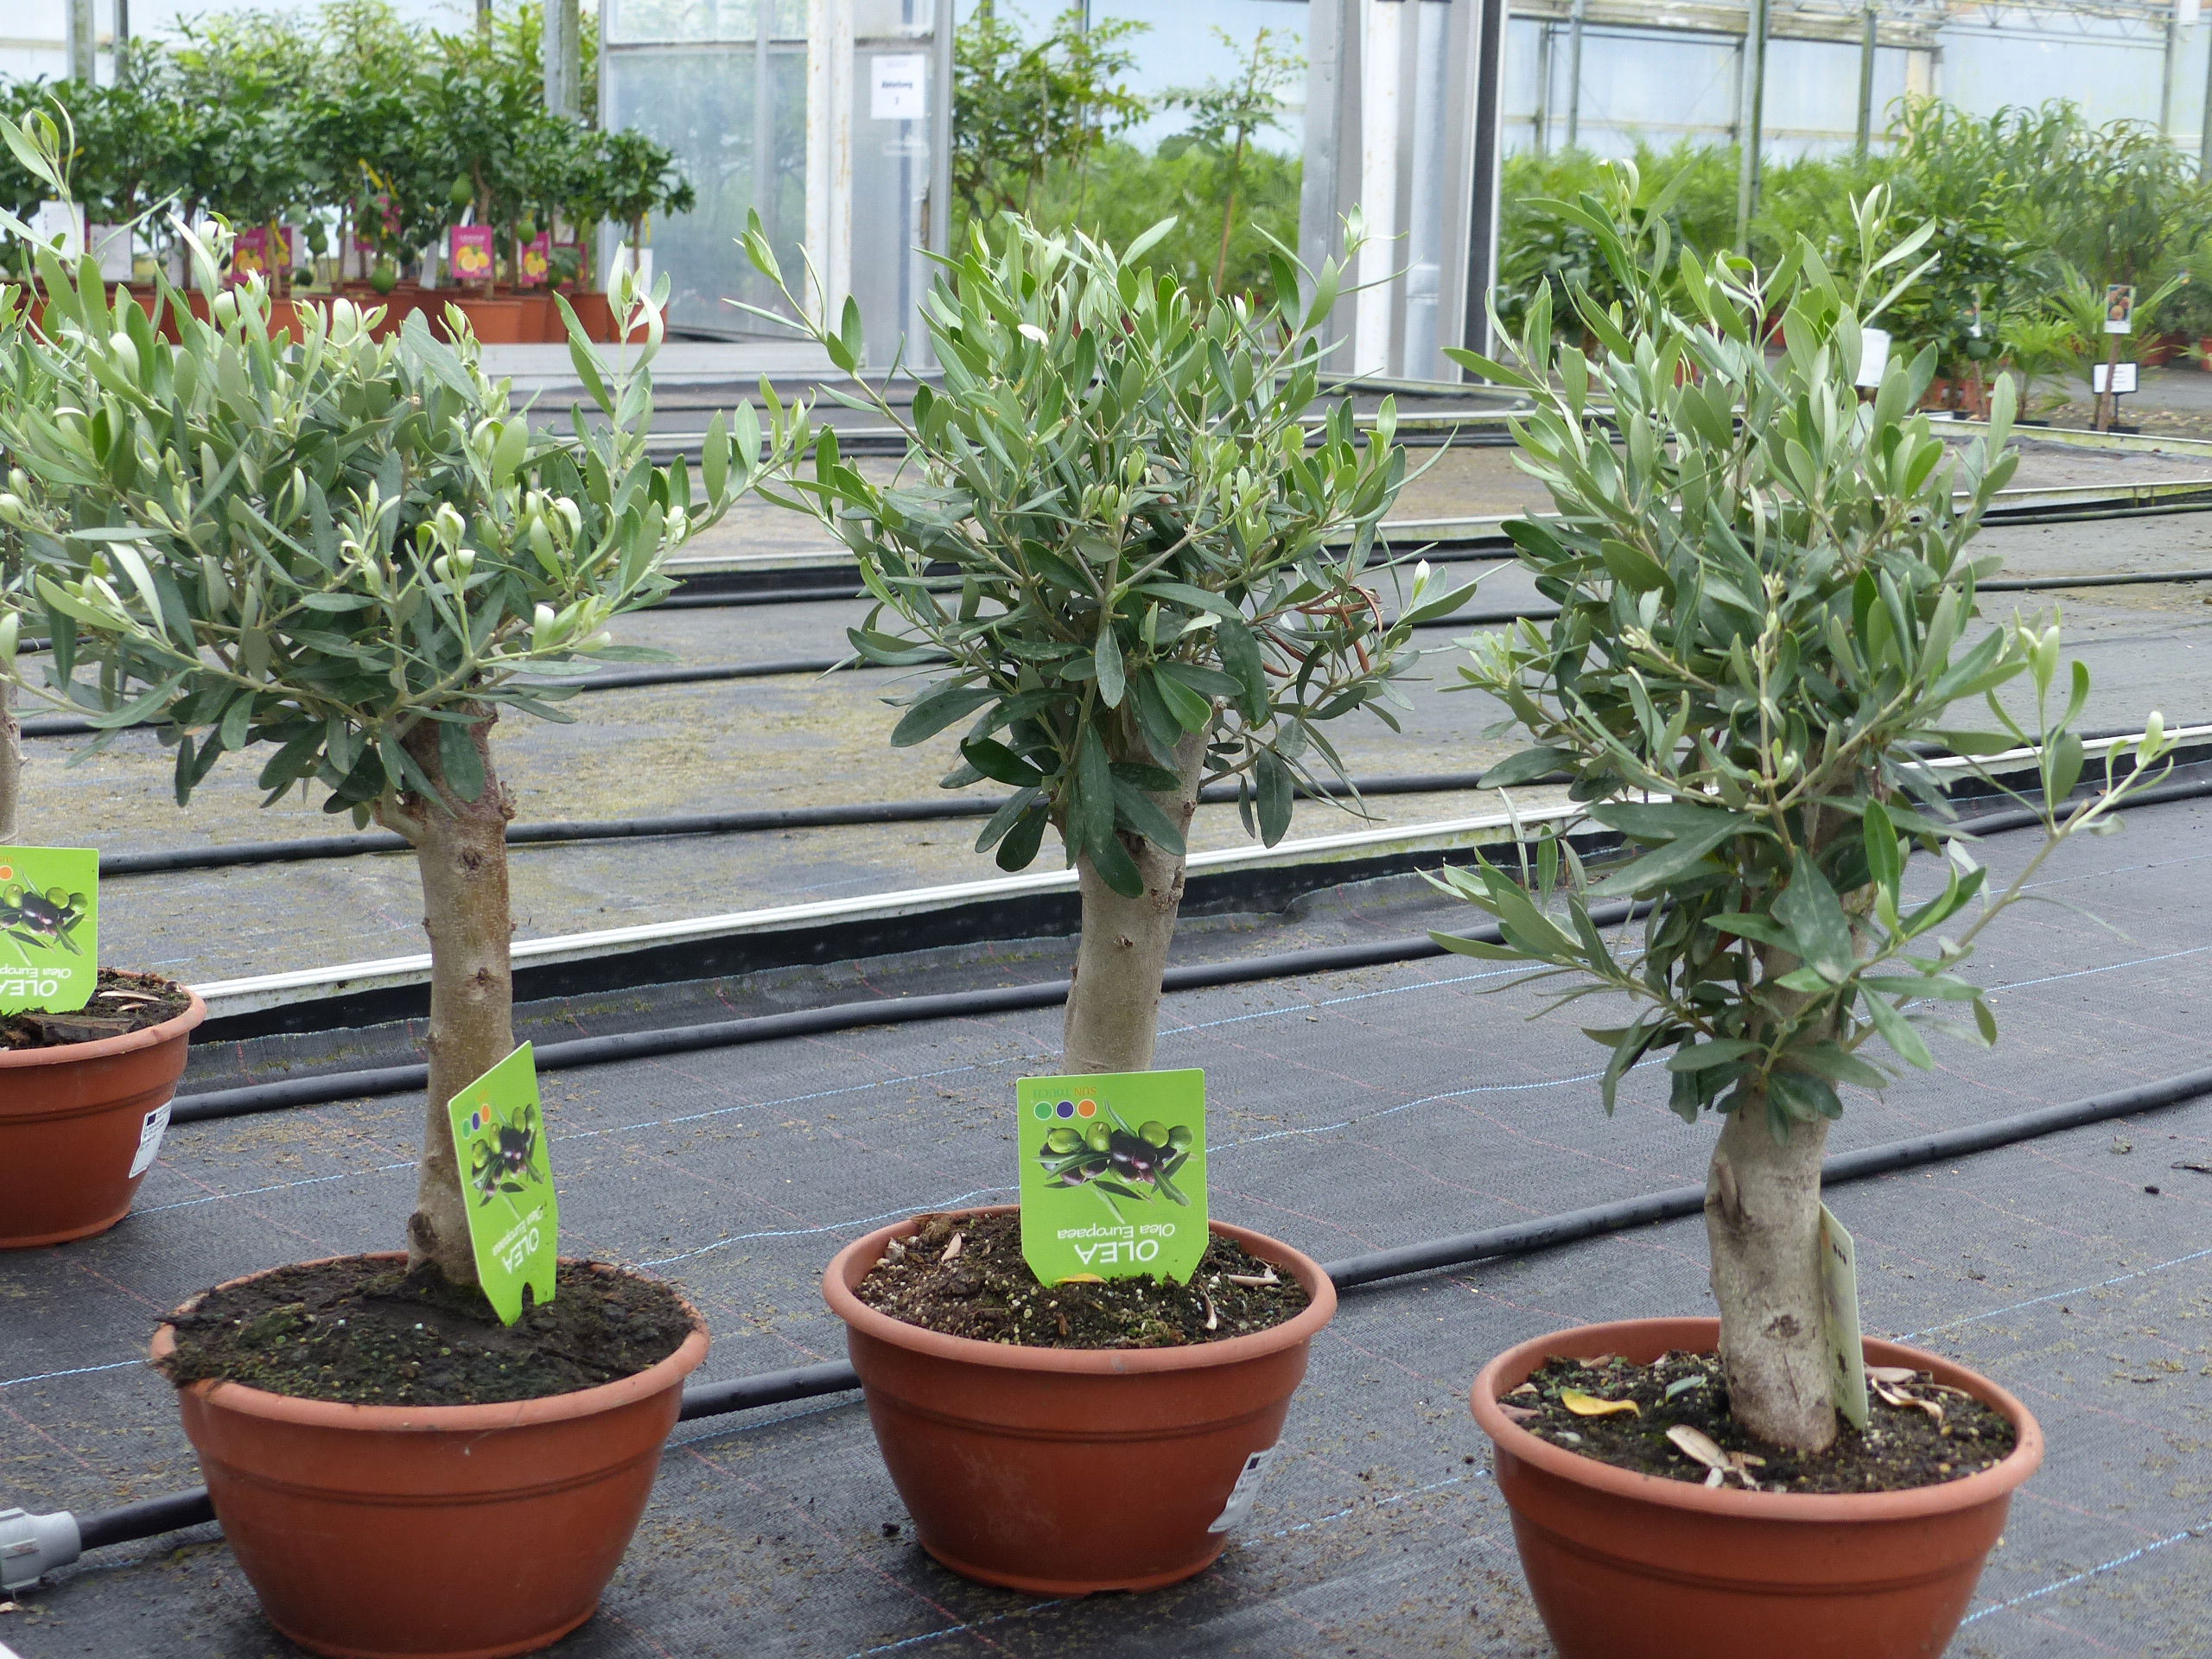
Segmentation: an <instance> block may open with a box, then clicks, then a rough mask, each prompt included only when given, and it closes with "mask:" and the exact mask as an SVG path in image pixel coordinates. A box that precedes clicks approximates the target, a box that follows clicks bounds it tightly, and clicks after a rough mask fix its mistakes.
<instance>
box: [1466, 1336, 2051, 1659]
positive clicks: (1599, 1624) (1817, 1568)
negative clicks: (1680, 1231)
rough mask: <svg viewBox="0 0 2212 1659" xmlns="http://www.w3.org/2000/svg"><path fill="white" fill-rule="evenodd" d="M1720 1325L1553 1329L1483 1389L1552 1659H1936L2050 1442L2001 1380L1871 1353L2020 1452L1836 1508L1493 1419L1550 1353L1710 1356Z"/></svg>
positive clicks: (1501, 1366)
mask: <svg viewBox="0 0 2212 1659" xmlns="http://www.w3.org/2000/svg"><path fill="white" fill-rule="evenodd" d="M1719 1337H1720V1330H1719V1321H1718V1320H1717V1319H1625V1320H1622V1321H1620V1322H1618V1323H1616V1324H1612V1325H1580V1326H1578V1327H1577V1328H1575V1329H1573V1330H1572V1331H1560V1332H1555V1333H1554V1334H1553V1335H1551V1336H1548V1337H1539V1338H1536V1339H1535V1341H1534V1342H1524V1343H1522V1344H1521V1345H1520V1346H1519V1347H1517V1348H1515V1349H1512V1350H1510V1351H1507V1352H1505V1353H1503V1354H1501V1355H1499V1356H1498V1357H1497V1358H1496V1359H1493V1360H1492V1361H1491V1363H1489V1364H1487V1365H1485V1366H1484V1367H1483V1369H1482V1373H1481V1375H1480V1376H1477V1377H1476V1378H1475V1386H1474V1392H1473V1401H1474V1409H1475V1421H1477V1422H1478V1423H1479V1424H1481V1425H1482V1427H1483V1432H1484V1433H1486V1434H1488V1435H1489V1436H1490V1437H1491V1440H1493V1441H1495V1442H1496V1443H1497V1485H1498V1490H1499V1491H1501V1492H1503V1494H1504V1496H1505V1501H1506V1503H1507V1504H1508V1505H1509V1506H1510V1508H1511V1510H1512V1511H1513V1535H1514V1541H1515V1542H1516V1544H1517V1545H1518V1546H1519V1547H1520V1551H1521V1567H1522V1571H1523V1572H1524V1573H1527V1574H1528V1578H1529V1589H1530V1590H1531V1591H1532V1592H1535V1598H1536V1607H1537V1611H1540V1612H1541V1614H1542V1615H1543V1619H1544V1625H1545V1628H1546V1629H1548V1630H1549V1631H1550V1632H1551V1637H1552V1640H1553V1642H1554V1643H1555V1644H1557V1647H1558V1649H1559V1652H1560V1659H1773V1656H1775V1655H1777V1654H1787V1655H1789V1659H1936V1656H1937V1655H1939V1654H1941V1653H1942V1651H1943V1649H1944V1647H1945V1645H1946V1644H1947V1643H1949V1641H1950V1639H1951V1633H1952V1632H1953V1631H1954V1630H1956V1629H1957V1628H1958V1624H1959V1620H1960V1619H1961V1618H1963V1617H1964V1616H1965V1613H1966V1610H1967V1601H1968V1599H1970V1598H1971V1597H1972V1596H1973V1594H1974V1581H1975V1580H1977V1579H1979V1578H1980V1576H1981V1567H1982V1562H1983V1561H1984V1560H1986V1558H1987V1556H1988V1554H1989V1552H1990V1550H1991V1548H1993V1547H1994V1546H1995V1544H1996V1542H1997V1538H1998V1535H1999V1533H2001V1532H2003V1530H2004V1529H2005V1510H2006V1508H2007V1507H2008V1506H2009V1505H2010V1503H2011V1502H2012V1491H2013V1489H2014V1488H2015V1487H2017V1486H2018V1485H2019V1484H2020V1483H2021V1482H2022V1481H2024V1480H2025V1479H2026V1478H2028V1477H2029V1476H2030V1475H2031V1474H2033V1473H2034V1472H2035V1471H2036V1467H2037V1465H2039V1464H2040V1463H2042V1461H2043V1431H2042V1430H2041V1429H2039V1428H2038V1427H2037V1426H2036V1420H2035V1419H2034V1418H2033V1417H2031V1416H2030V1415H2029V1414H2028V1411H2027V1408H2026V1407H2024V1406H2023V1405H2022V1404H2021V1403H2020V1402H2018V1400H2015V1399H2014V1398H2013V1397H2012V1395H2009V1394H2007V1393H2005V1390H2004V1389H2000V1388H1999V1387H1998V1386H1997V1385H1996V1384H1995V1383H1992V1382H1990V1381H1988V1380H1987V1379H1986V1378H1985V1377H1981V1376H1977V1375H1975V1374H1974V1372H1972V1371H1970V1370H1967V1369H1966V1368H1965V1367H1964V1366H1961V1365H1956V1364H1954V1363H1952V1362H1951V1361H1949V1360H1948V1359H1944V1358H1942V1357H1940V1356H1938V1355H1936V1354H1929V1353H1923V1352H1922V1351H1920V1350H1918V1349H1916V1348H1906V1347H1902V1346H1900V1345H1899V1344H1897V1343H1893V1342H1876V1341H1873V1340H1872V1339H1869V1340H1868V1342H1867V1343H1866V1357H1867V1359H1868V1360H1869V1361H1870V1362H1872V1363H1877V1364H1883V1365H1910V1366H1912V1367H1913V1368H1915V1369H1916V1370H1924V1371H1932V1372H1934V1373H1935V1376H1936V1381H1937V1382H1939V1383H1948V1385H1949V1386H1951V1387H1952V1388H1955V1389H1965V1390H1967V1392H1968V1393H1969V1394H1972V1395H1974V1396H1975V1397H1976V1398H1977V1399H1979V1400H1980V1401H1982V1402H1984V1403H1985V1404H1986V1405H1989V1406H1992V1407H1994V1408H1996V1409H1997V1410H1999V1411H2000V1412H2002V1413H2003V1414H2005V1417H2006V1418H2008V1419H2009V1420H2010V1421H2012V1426H2013V1427H2014V1428H2015V1429H2016V1430H2017V1431H2018V1434H2019V1443H2018V1446H2015V1447H2014V1448H2013V1450H2012V1453H2011V1455H2010V1456H2008V1457H2006V1458H2005V1459H2004V1460H2003V1461H2002V1462H2000V1463H1999V1464H1998V1465H1997V1466H1996V1467H1995V1468H1993V1469H1986V1470H1984V1471H1981V1472H1980V1474H1976V1475H1968V1476H1967V1478H1965V1479H1963V1480H1955V1481H1951V1482H1949V1483H1948V1484H1944V1485H1942V1486H1923V1487H1920V1488H1918V1489H1916V1490H1915V1491H1904V1492H1869V1493H1856V1494H1848V1495H1839V1496H1814V1495H1811V1494H1797V1493H1783V1492H1750V1491H1737V1490H1734V1489H1732V1488H1722V1489H1712V1488H1707V1487H1705V1486H1701V1485H1697V1484H1693V1483H1691V1482H1689V1481H1681V1480H1666V1479H1662V1478H1659V1477H1658V1476H1656V1475H1643V1474H1637V1473H1635V1472H1633V1471H1630V1470H1626V1469H1616V1468H1613V1467H1611V1465H1607V1464H1603V1463H1599V1462H1598V1461H1597V1460H1596V1459H1591V1458H1585V1457H1580V1456H1578V1455H1577V1454H1576V1453H1574V1452H1570V1451H1568V1450H1567V1449H1566V1448H1565V1447H1564V1446H1554V1445H1552V1444H1551V1443H1550V1442H1548V1441H1546V1440H1540V1439H1538V1438H1537V1437H1536V1436H1535V1435H1534V1434H1531V1433H1529V1432H1528V1431H1527V1430H1526V1429H1523V1428H1522V1427H1518V1426H1517V1425H1516V1424H1515V1423H1514V1422H1513V1421H1512V1420H1511V1419H1510V1418H1508V1417H1507V1416H1506V1415H1505V1414H1504V1413H1503V1412H1502V1411H1500V1410H1499V1409H1498V1408H1497V1401H1498V1399H1499V1397H1500V1396H1501V1395H1503V1394H1505V1393H1506V1391H1507V1390H1509V1389H1514V1388H1516V1387H1518V1386H1519V1385H1520V1384H1521V1383H1522V1382H1524V1381H1526V1380H1527V1378H1528V1377H1529V1374H1530V1373H1531V1372H1533V1371H1534V1370H1535V1369H1536V1368H1537V1367H1538V1366H1539V1365H1541V1364H1542V1363H1543V1362H1544V1361H1545V1360H1546V1359H1548V1358H1550V1357H1554V1356H1560V1357H1566V1358H1570V1359H1594V1358H1596V1357H1599V1355H1602V1354H1623V1355H1625V1356H1626V1357H1628V1358H1630V1359H1631V1360H1635V1361H1637V1362H1639V1363H1648V1362H1649V1361H1651V1360H1654V1359H1656V1358H1657V1357H1659V1356H1660V1355H1661V1354H1663V1353H1666V1352H1668V1351H1686V1352H1690V1353H1709V1352H1713V1351H1714V1350H1715V1349H1716V1348H1717V1347H1718V1345H1719Z"/></svg>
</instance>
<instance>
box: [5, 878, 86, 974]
mask: <svg viewBox="0 0 2212 1659" xmlns="http://www.w3.org/2000/svg"><path fill="white" fill-rule="evenodd" d="M85 906H86V900H85V895H84V894H83V893H70V892H68V891H67V890H66V889H64V888H61V887H48V888H47V889H46V891H45V892H43V893H41V892H40V891H39V890H38V889H37V888H36V887H33V886H31V885H30V884H29V882H27V881H25V882H18V883H16V885H14V886H12V887H0V932H5V933H6V934H7V936H8V937H9V938H11V939H14V940H15V941H16V943H17V944H29V945H37V946H41V947H46V946H51V945H56V944H58V945H60V947H61V948H62V949H63V950H67V952H69V954H70V955H71V956H73V957H81V956H83V955H84V954H85V953H84V950H83V949H82V948H81V947H80V946H79V944H77V941H76V940H75V939H73V938H71V937H70V936H71V935H72V934H73V933H74V932H75V931H77V924H78V923H79V922H81V921H83V920H84V919H85V914H86V908H85Z"/></svg>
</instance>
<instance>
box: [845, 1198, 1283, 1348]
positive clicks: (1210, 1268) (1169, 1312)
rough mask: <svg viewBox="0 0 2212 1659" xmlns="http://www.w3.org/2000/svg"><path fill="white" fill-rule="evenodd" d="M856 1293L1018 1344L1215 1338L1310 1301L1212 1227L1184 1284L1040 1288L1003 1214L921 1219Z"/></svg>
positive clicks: (896, 1314)
mask: <svg viewBox="0 0 2212 1659" xmlns="http://www.w3.org/2000/svg"><path fill="white" fill-rule="evenodd" d="M956 1245H957V1248H956ZM1245 1281H1253V1282H1245ZM855 1294H857V1295H858V1296H859V1297H860V1299H861V1300H862V1301H863V1302H866V1303H867V1304H868V1306H870V1307H873V1308H875V1309H877V1310H878V1311H880V1312H881V1313H888V1314H889V1315H890V1316H891V1317H892V1318H893V1319H903V1320H904V1321H905V1322H906V1323H907V1324H908V1325H921V1326H923V1327H924V1328H925V1329H927V1330H931V1331H941V1332H944V1334H945V1335H947V1336H952V1337H971V1338H975V1339H976V1340H977V1341H979V1342H1002V1343H1007V1344H1017V1345H1019V1346H1021V1347H1025V1348H1179V1347H1183V1346H1185V1345H1186V1344H1191V1343H1198V1342H1224V1341H1226V1340H1228V1339H1229V1338H1230V1337H1248V1336H1250V1335H1251V1334H1253V1333H1254V1332H1258V1331H1265V1330H1268V1329H1269V1328H1270V1327H1271V1326H1274V1325H1281V1324H1282V1323H1283V1322H1284V1321H1285V1320H1287V1319H1295V1318H1296V1317H1297V1316H1298V1315H1299V1314H1300V1313H1303V1312H1304V1311H1305V1308H1306V1303H1307V1301H1308V1300H1310V1299H1309V1298H1308V1297H1307V1296H1306V1291H1305V1289H1304V1287H1301V1286H1300V1284H1299V1283H1298V1281H1296V1280H1294V1279H1293V1278H1291V1277H1289V1276H1288V1275H1287V1274H1279V1273H1278V1272H1277V1271H1276V1270H1275V1269H1274V1268H1273V1267H1271V1266H1269V1265H1268V1263H1267V1262H1262V1261H1261V1260H1260V1258H1259V1257H1257V1256H1255V1255H1252V1254H1251V1253H1250V1252H1249V1251H1248V1250H1246V1249H1244V1248H1243V1246H1242V1245H1239V1244H1235V1243H1231V1242H1230V1241H1229V1240H1228V1239H1226V1238H1224V1237H1222V1236H1221V1235H1220V1234H1218V1233H1217V1234H1215V1235H1214V1236H1213V1237H1212V1239H1211V1241H1210V1242H1209V1243H1207V1245H1206V1253H1205V1255H1203V1256H1201V1257H1200V1258H1199V1260H1198V1270H1197V1271H1196V1272H1195V1273H1193V1274H1192V1275H1191V1282H1190V1283H1189V1284H1187V1285H1179V1284H1176V1283H1174V1282H1173V1281H1167V1280H1159V1279H1153V1278H1149V1277H1147V1278H1138V1279H1109V1280H1107V1281H1105V1282H1103V1284H1095V1285H1094V1284H1080V1283H1062V1284H1058V1285H1044V1284H1040V1283H1039V1282H1038V1280H1037V1275H1036V1274H1033V1273H1032V1272H1031V1271H1030V1270H1029V1263H1028V1262H1027V1260H1026V1259H1025V1258H1024V1257H1023V1255H1022V1254H1021V1217H1020V1216H1018V1215H1015V1214H1012V1213H1008V1214H1006V1215H997V1216H925V1217H922V1229H921V1230H920V1231H919V1232H918V1233H916V1234H915V1235H914V1236H912V1237H911V1238H905V1239H893V1241H892V1243H891V1248H890V1249H889V1250H888V1251H887V1252H886V1254H885V1255H884V1258H883V1260H882V1261H880V1262H877V1263H876V1264H875V1266H874V1267H873V1268H870V1269H869V1270H868V1277H867V1278H865V1279H863V1280H861V1282H860V1287H859V1289H858V1291H857V1292H856V1293H855Z"/></svg>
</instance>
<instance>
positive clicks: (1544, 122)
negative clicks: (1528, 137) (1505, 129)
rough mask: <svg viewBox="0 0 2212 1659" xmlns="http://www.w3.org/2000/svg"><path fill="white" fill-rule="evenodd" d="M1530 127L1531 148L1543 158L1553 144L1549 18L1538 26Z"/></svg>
mask: <svg viewBox="0 0 2212 1659" xmlns="http://www.w3.org/2000/svg"><path fill="white" fill-rule="evenodd" d="M1529 125H1530V126H1532V127H1534V128H1535V142H1534V143H1533V144H1532V146H1531V148H1533V149H1535V152H1536V154H1537V155H1539V156H1541V155H1542V154H1543V153H1544V152H1545V151H1546V150H1548V149H1550V148H1551V144H1552V25H1551V21H1550V19H1548V18H1546V19H1544V20H1543V21H1542V22H1539V23H1538V24H1537V25H1536V108H1535V114H1534V115H1533V116H1531V117H1530V118H1529Z"/></svg>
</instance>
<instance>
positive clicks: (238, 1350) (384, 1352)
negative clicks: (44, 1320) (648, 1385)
mask: <svg viewBox="0 0 2212 1659" xmlns="http://www.w3.org/2000/svg"><path fill="white" fill-rule="evenodd" d="M555 1283H556V1289H555V1294H554V1297H553V1300H551V1301H550V1302H546V1303H543V1305H540V1306H524V1309H523V1314H522V1318H521V1319H518V1320H517V1321H516V1322H515V1323H514V1324H513V1325H501V1324H500V1323H499V1318H498V1316H497V1315H496V1314H494V1313H493V1312H492V1309H491V1306H490V1305H489V1304H488V1303H486V1301H485V1300H484V1298H483V1295H482V1293H480V1292H479V1291H478V1290H476V1289H475V1288H474V1287H470V1288H468V1289H466V1290H462V1289H457V1288H455V1287H454V1286H451V1285H449V1284H448V1283H447V1282H446V1281H444V1279H442V1277H440V1276H439V1275H438V1274H436V1273H435V1271H434V1270H428V1271H422V1272H417V1273H412V1274H410V1273H409V1272H407V1271H406V1270H405V1269H404V1268H403V1267H401V1266H400V1265H399V1264H397V1263H396V1262H386V1261H374V1260H372V1259H370V1258H368V1257H365V1256H343V1257H340V1259H339V1260H337V1261H335V1262H307V1263H302V1264H301V1265H300V1266H297V1267H289V1268H277V1270H276V1271H274V1272H273V1273H265V1274H261V1275H259V1276H258V1277H257V1278H254V1279H251V1280H248V1281H246V1282H245V1283H243V1284H238V1285H232V1286H229V1287H225V1288H221V1289H218V1290H212V1291H209V1292H208V1293H207V1295H205V1296H204V1297H202V1298H201V1299H200V1304H199V1306H196V1307H195V1308H194V1309H193V1310H192V1311H191V1312H190V1313H177V1314H172V1315H171V1316H170V1323H171V1324H173V1325H175V1326H176V1329H177V1346H176V1352H175V1355H174V1356H172V1357H170V1358H169V1359H168V1361H167V1362H166V1363H163V1364H162V1367H161V1369H162V1372H163V1374H164V1375H166V1376H168V1379H169V1381H170V1382H172V1383H175V1384H177V1386H178V1387H180V1388H181V1387H183V1386H184V1385H185V1384H186V1383H197V1382H200V1381H202V1380H207V1379H213V1380H216V1381H222V1382H231V1383H245V1384H246V1385H248V1386H249V1387H251V1388H257V1389H267V1390H268V1391H269V1392H270V1393H271V1394H286V1395H294V1396H296V1397H297V1398H300V1399H306V1400H334V1401H343V1402H349V1403H352V1404H354V1405H368V1406H402V1405H412V1406H476V1405H490V1404H493V1403H496V1402H500V1401H506V1400H542V1399H544V1398H546V1397H547V1396H549V1395H556V1394H573V1393H575V1391H576V1390H577V1389H589V1388H596V1387H597V1386H599V1385H600V1384H601V1383H613V1382H616V1381H619V1380H620V1379H621V1378H623V1377H626V1376H635V1375H636V1374H637V1373H638V1372H639V1371H642V1370H647V1369H649V1368H650V1367H652V1366H653V1365H656V1364H658V1363H660V1362H661V1361H662V1360H664V1359H666V1358H667V1357H669V1356H670V1355H671V1354H672V1353H674V1352H675V1351H677V1348H679V1347H681V1346H682V1345H683V1339H684V1338H685V1337H687V1336H689V1335H690V1332H691V1320H690V1316H689V1315H688V1314H686V1313H685V1312H684V1310H683V1302H682V1301H681V1300H679V1299H678V1298H677V1294H676V1293H675V1292H674V1291H672V1290H671V1289H670V1288H669V1287H667V1286H666V1285H663V1284H657V1283H655V1282H654V1281H652V1280H650V1279H639V1278H637V1277H634V1276H632V1274H626V1273H620V1272H607V1271H605V1270H603V1269H601V1268H598V1267H596V1266H594V1264H593V1263H590V1262H563V1263H562V1264H561V1268H560V1274H559V1276H558V1278H557V1279H556V1281H555Z"/></svg>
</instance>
